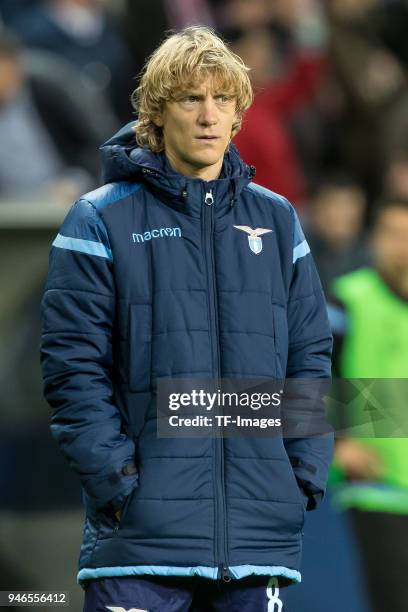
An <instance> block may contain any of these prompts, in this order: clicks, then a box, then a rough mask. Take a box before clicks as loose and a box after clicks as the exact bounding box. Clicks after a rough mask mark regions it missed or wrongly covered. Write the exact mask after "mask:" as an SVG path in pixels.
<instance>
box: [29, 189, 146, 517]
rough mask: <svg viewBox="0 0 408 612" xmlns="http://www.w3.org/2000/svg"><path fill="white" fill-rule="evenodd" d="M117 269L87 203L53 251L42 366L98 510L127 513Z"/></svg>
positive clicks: (56, 414)
mask: <svg viewBox="0 0 408 612" xmlns="http://www.w3.org/2000/svg"><path fill="white" fill-rule="evenodd" d="M112 266H113V260H112V251H111V248H110V244H109V237H108V233H107V230H106V227H105V224H104V222H103V220H102V218H101V216H100V214H99V211H98V210H97V209H96V208H95V207H94V206H93V205H92V204H91V203H90V202H88V201H86V200H79V201H78V202H76V203H75V204H74V206H73V207H72V208H71V210H70V212H69V213H68V215H67V217H66V219H65V221H64V223H63V225H62V227H61V229H60V233H59V234H58V235H57V237H56V238H55V240H54V242H53V244H52V248H51V252H50V258H49V273H48V279H47V283H46V287H45V293H44V296H43V299H42V303H41V319H42V338H41V365H42V371H43V381H44V396H45V398H46V400H47V401H48V403H49V404H50V407H51V409H52V417H51V432H52V435H53V437H54V438H55V439H56V440H57V442H58V444H59V446H60V448H61V450H62V452H63V454H64V455H65V456H66V458H67V460H68V462H69V464H70V466H71V468H72V469H73V470H74V471H75V472H76V473H78V475H79V477H80V479H81V483H82V486H83V488H84V491H85V494H86V495H87V497H88V499H89V502H90V503H91V504H92V505H93V507H94V508H95V509H101V508H103V507H105V506H106V507H108V508H110V507H111V508H112V509H116V508H119V507H120V505H121V503H122V502H123V500H124V498H125V497H126V495H127V494H129V493H130V491H131V490H132V489H133V488H134V487H135V486H136V485H137V477H138V476H137V470H136V468H135V465H134V458H135V446H134V442H133V440H132V439H131V438H129V437H128V436H127V435H126V434H125V433H124V429H123V423H122V420H121V415H120V412H119V410H118V408H117V406H115V403H114V392H113V385H112V333H113V326H114V318H115V286H114V281H113V274H112Z"/></svg>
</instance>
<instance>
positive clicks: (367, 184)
mask: <svg viewBox="0 0 408 612" xmlns="http://www.w3.org/2000/svg"><path fill="white" fill-rule="evenodd" d="M327 8H328V17H329V23H330V56H331V60H332V67H333V71H334V73H335V76H336V78H337V82H338V84H339V85H340V87H341V90H342V95H343V109H342V112H341V114H340V119H339V128H340V129H339V134H340V147H339V150H340V157H341V163H342V165H343V166H344V167H345V168H346V169H347V170H348V171H349V172H350V173H351V174H353V175H354V176H356V177H357V178H358V180H359V182H360V183H361V184H362V185H363V187H364V189H365V190H366V191H367V193H368V196H369V200H370V201H372V200H374V199H377V196H378V193H379V192H381V181H382V177H383V174H384V168H385V165H386V164H387V161H388V159H389V158H390V157H392V156H393V155H394V154H395V152H396V151H398V150H400V149H401V147H404V146H406V142H407V139H408V116H407V112H406V109H407V105H408V80H407V74H408V73H407V69H408V64H407V61H408V51H407V49H408V44H407V40H408V39H407V36H406V32H407V28H408V6H407V5H406V2H405V1H404V0H392V1H387V0H359V1H358V2H357V1H355V0H330V1H329V2H328V3H327Z"/></svg>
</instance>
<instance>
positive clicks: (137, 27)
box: [123, 0, 223, 75]
mask: <svg viewBox="0 0 408 612" xmlns="http://www.w3.org/2000/svg"><path fill="white" fill-rule="evenodd" d="M218 5H223V0H211V1H210V0H137V2H135V0H124V7H125V8H124V20H123V21H124V29H125V32H126V39H127V41H128V47H129V49H130V51H131V57H132V72H133V74H134V75H138V74H139V72H140V71H141V69H142V68H143V65H144V63H145V61H146V59H147V58H148V57H149V55H150V54H151V53H152V52H153V51H154V50H155V48H156V47H157V45H158V44H159V43H160V41H161V40H163V37H164V33H165V32H166V31H167V30H171V29H176V30H179V29H182V28H184V27H186V26H188V25H208V26H211V27H214V26H215V25H216V24H215V19H214V9H215V8H216V7H217V6H218ZM141 16H142V18H141Z"/></svg>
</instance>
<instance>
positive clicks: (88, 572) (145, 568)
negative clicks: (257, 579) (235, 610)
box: [77, 565, 302, 584]
mask: <svg viewBox="0 0 408 612" xmlns="http://www.w3.org/2000/svg"><path fill="white" fill-rule="evenodd" d="M229 570H230V572H231V575H232V576H233V577H234V578H237V579H239V578H245V576H253V575H256V576H284V577H285V578H288V579H289V580H293V581H294V582H301V581H302V577H301V574H300V572H298V571H297V570H293V569H289V568H287V567H281V566H275V565H235V566H233V567H229ZM143 575H145V576H146V575H154V576H201V577H202V578H210V579H211V580H216V579H217V577H218V567H207V566H204V565H197V566H193V567H176V566H166V565H132V566H129V567H97V568H95V569H92V568H83V569H81V570H80V571H79V572H78V575H77V581H78V583H79V584H83V583H84V582H85V581H86V580H93V579H95V578H112V577H118V576H143Z"/></svg>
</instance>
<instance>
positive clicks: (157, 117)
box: [152, 113, 164, 127]
mask: <svg viewBox="0 0 408 612" xmlns="http://www.w3.org/2000/svg"><path fill="white" fill-rule="evenodd" d="M152 121H153V123H154V125H157V127H163V125H164V118H163V113H160V114H159V113H158V114H157V115H154V116H153V117H152Z"/></svg>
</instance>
